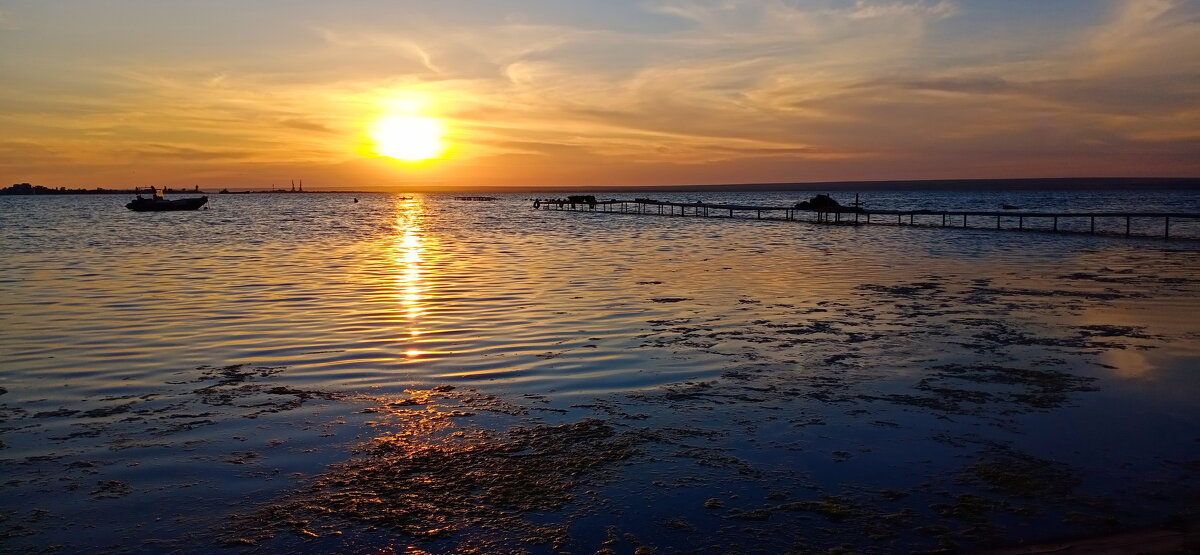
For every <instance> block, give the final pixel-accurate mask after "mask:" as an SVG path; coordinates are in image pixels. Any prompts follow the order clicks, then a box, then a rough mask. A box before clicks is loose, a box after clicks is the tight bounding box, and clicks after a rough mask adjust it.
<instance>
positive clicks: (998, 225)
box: [996, 216, 1000, 229]
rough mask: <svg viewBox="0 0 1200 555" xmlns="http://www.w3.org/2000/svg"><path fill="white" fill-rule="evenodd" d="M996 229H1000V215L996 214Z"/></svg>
mask: <svg viewBox="0 0 1200 555" xmlns="http://www.w3.org/2000/svg"><path fill="white" fill-rule="evenodd" d="M996 229H1000V216H996Z"/></svg>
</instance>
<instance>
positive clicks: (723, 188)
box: [0, 177, 1200, 196]
mask: <svg viewBox="0 0 1200 555" xmlns="http://www.w3.org/2000/svg"><path fill="white" fill-rule="evenodd" d="M22 185H27V184H22ZM17 187H18V186H17V185H14V186H13V187H7V188H4V189H0V195H21V196H25V195H34V196H37V195H45V196H50V195H97V194H101V195H102V194H110V195H112V194H124V195H132V194H145V193H146V191H144V190H142V189H140V188H138V189H132V188H131V189H107V188H103V187H97V188H94V189H66V188H61V187H60V188H57V189H54V188H48V187H41V186H35V187H33V189H32V190H29V189H24V190H18V189H17ZM222 189H223V190H222V191H221V192H211V191H204V190H195V189H182V188H181V189H168V191H167V193H168V194H202V195H212V194H252V193H253V194H287V195H292V194H297V195H300V194H313V193H341V194H370V193H399V194H408V193H435V194H436V193H446V194H470V193H538V194H546V193H566V192H599V193H618V192H628V193H634V192H645V193H663V192H681V193H683V192H693V193H702V192H770V191H1113V190H1131V189H1132V190H1145V191H1164V190H1166V191H1171V190H1191V189H1196V190H1200V177H1051V178H1020V179H907V180H889V181H811V182H789V183H725V184H708V185H697V184H693V185H644V186H641V185H605V186H590V187H589V186H579V187H566V186H547V187H532V186H531V187H481V188H475V189H454V188H445V189H442V188H436V187H429V186H424V187H421V186H417V187H410V188H394V189H375V190H349V189H328V190H309V191H289V190H281V189H253V188H245V189H241V188H231V187H223V188H222Z"/></svg>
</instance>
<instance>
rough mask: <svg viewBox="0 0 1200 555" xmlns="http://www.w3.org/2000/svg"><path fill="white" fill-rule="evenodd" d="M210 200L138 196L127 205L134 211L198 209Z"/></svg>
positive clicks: (203, 198)
mask: <svg viewBox="0 0 1200 555" xmlns="http://www.w3.org/2000/svg"><path fill="white" fill-rule="evenodd" d="M207 202H208V197H207V196H204V197H193V198H181V199H176V200H165V199H162V198H143V197H138V198H135V199H133V201H132V202H130V203H129V204H126V205H125V208H128V209H130V210H133V211H134V212H164V211H168V210H196V209H197V208H200V207H201V206H204V204H205V203H207Z"/></svg>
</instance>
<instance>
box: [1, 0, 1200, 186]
mask: <svg viewBox="0 0 1200 555" xmlns="http://www.w3.org/2000/svg"><path fill="white" fill-rule="evenodd" d="M0 52H2V54H0V75H2V76H3V79H2V81H0V129H2V130H3V133H2V134H0V180H2V181H0V186H4V185H8V184H11V183H18V182H31V183H34V184H38V185H46V186H53V187H58V186H68V187H95V186H106V187H107V186H132V185H146V184H169V185H173V186H174V185H179V186H191V185H193V184H198V185H201V186H202V187H211V186H227V187H239V188H240V187H253V188H265V187H270V186H271V185H272V184H275V185H277V186H287V185H288V184H289V181H290V180H291V179H303V180H304V183H305V188H307V189H335V188H350V189H396V190H405V189H411V188H424V187H446V188H450V189H455V190H471V189H481V188H483V187H487V186H557V187H570V188H580V189H584V188H587V187H589V186H601V185H678V184H705V183H762V182H802V181H833V180H888V179H945V178H980V177H1059V176H1200V0H1052V1H1048V0H1004V1H995V0H924V1H919V0H791V1H787V0H719V1H707V0H636V1H627V0H608V1H603V2H600V1H594V2H593V1H589V2H570V1H564V0H542V1H511V2H505V1H497V2H480V1H459V0H440V1H437V2H428V1H427V2H405V1H378V2H365V1H349V2H328V1H282V0H278V1H277V0H257V1H254V2H245V1H241V0H238V1H224V0H217V1H213V0H207V1H187V2H185V1H178V0H159V1H153V2H151V1H136V2H127V1H111V0H110V1H104V2H95V1H71V0H58V1H53V2H40V1H10V0H0ZM387 122H390V123H387ZM389 125H390V126H391V127H389ZM414 134H415V136H414ZM439 134H440V135H441V139H440V142H438V141H436V135H439ZM425 135H430V136H429V137H426V136H425ZM381 137H383V138H381ZM388 137H391V138H388ZM397 141H399V142H404V141H415V142H416V144H412V145H407V146H405V145H397V144H396V143H397ZM431 141H433V142H431ZM381 142H382V143H391V146H390V147H389V146H388V145H387V144H381ZM397 153H400V154H397ZM385 154H390V155H391V156H396V157H399V158H403V157H406V156H407V157H411V158H427V157H428V156H433V157H434V158H432V159H421V160H400V159H397V158H394V157H389V156H387V155H385Z"/></svg>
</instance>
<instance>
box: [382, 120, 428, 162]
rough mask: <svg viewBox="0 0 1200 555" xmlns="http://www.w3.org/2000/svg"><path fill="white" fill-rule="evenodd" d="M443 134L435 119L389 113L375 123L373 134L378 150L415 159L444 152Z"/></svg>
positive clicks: (398, 156)
mask: <svg viewBox="0 0 1200 555" xmlns="http://www.w3.org/2000/svg"><path fill="white" fill-rule="evenodd" d="M444 133H445V129H444V128H443V127H442V122H441V121H438V120H437V119H434V118H426V117H418V116H389V117H386V118H384V119H381V120H379V121H377V122H375V125H374V126H372V128H371V133H370V134H371V139H372V140H374V141H375V152H377V153H379V154H381V155H383V156H387V157H389V158H396V159H399V160H405V161H409V162H416V161H419V160H428V159H430V158H437V157H439V156H441V155H442V154H443V153H444V152H445V150H446V145H445V143H444V142H443V141H442V135H443V134H444Z"/></svg>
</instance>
